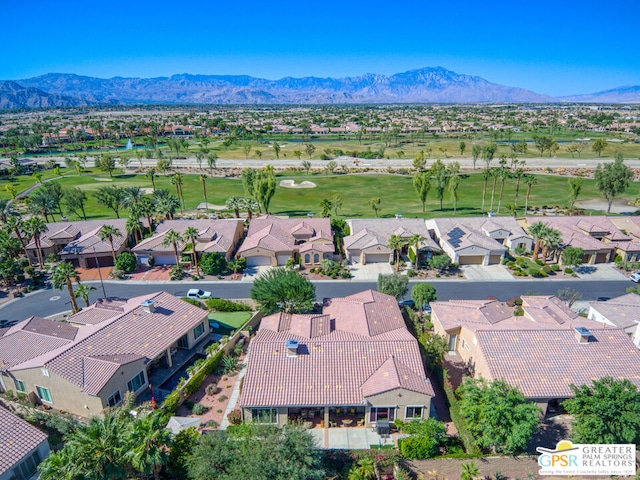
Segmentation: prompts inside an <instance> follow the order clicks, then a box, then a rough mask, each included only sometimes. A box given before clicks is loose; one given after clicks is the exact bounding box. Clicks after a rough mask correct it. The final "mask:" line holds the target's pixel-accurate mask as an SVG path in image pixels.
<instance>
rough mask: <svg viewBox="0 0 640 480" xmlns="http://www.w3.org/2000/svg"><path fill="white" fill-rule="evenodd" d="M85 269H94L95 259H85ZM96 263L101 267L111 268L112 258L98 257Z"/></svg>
mask: <svg viewBox="0 0 640 480" xmlns="http://www.w3.org/2000/svg"><path fill="white" fill-rule="evenodd" d="M86 261H87V268H96V266H97V265H96V259H95V257H87V259H86ZM98 263H99V264H100V266H101V267H112V266H113V257H112V256H108V257H98Z"/></svg>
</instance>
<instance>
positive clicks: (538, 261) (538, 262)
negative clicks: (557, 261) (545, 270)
mask: <svg viewBox="0 0 640 480" xmlns="http://www.w3.org/2000/svg"><path fill="white" fill-rule="evenodd" d="M536 263H537V264H538V265H539V266H542V265H544V262H543V261H542V260H540V259H537V260H536Z"/></svg>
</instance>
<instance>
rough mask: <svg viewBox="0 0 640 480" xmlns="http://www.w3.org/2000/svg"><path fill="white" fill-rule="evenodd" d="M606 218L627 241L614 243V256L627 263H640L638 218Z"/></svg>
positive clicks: (627, 216)
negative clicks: (618, 256)
mask: <svg viewBox="0 0 640 480" xmlns="http://www.w3.org/2000/svg"><path fill="white" fill-rule="evenodd" d="M607 218H608V219H609V220H610V221H611V223H613V224H614V225H615V226H616V228H617V229H618V230H619V231H620V233H621V234H623V235H625V236H627V238H628V239H629V240H628V241H626V242H625V241H619V242H617V243H616V255H620V257H621V258H622V259H626V261H627V262H640V217H636V216H630V215H625V216H621V217H607Z"/></svg>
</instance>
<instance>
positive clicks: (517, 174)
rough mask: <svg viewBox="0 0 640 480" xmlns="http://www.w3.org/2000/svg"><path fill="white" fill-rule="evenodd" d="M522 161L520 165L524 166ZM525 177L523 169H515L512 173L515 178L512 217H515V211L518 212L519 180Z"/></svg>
mask: <svg viewBox="0 0 640 480" xmlns="http://www.w3.org/2000/svg"><path fill="white" fill-rule="evenodd" d="M524 163H525V162H524V160H523V161H522V164H523V165H524ZM524 175H525V172H524V168H520V167H519V168H516V171H515V172H514V173H513V176H514V177H516V198H515V200H514V202H513V215H514V216H516V215H517V210H518V194H519V192H520V180H522V177H523V176H524Z"/></svg>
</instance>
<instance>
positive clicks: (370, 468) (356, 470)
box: [347, 456, 376, 480]
mask: <svg viewBox="0 0 640 480" xmlns="http://www.w3.org/2000/svg"><path fill="white" fill-rule="evenodd" d="M375 478H376V465H375V463H374V461H373V458H371V457H370V456H365V457H362V458H360V459H358V461H357V462H356V463H355V464H354V465H353V466H352V467H351V468H350V469H349V473H348V474H347V480H374V479H375Z"/></svg>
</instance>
